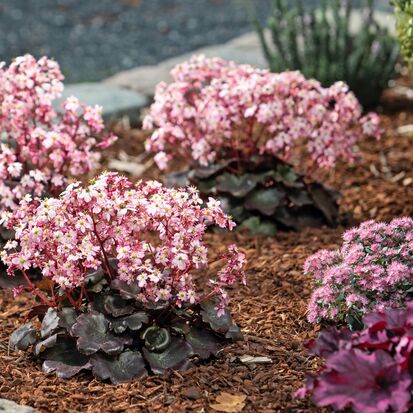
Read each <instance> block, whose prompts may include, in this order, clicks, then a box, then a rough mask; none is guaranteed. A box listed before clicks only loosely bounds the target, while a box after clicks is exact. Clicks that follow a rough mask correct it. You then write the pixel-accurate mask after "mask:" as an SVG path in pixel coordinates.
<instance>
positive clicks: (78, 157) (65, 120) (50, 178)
mask: <svg viewBox="0 0 413 413" xmlns="http://www.w3.org/2000/svg"><path fill="white" fill-rule="evenodd" d="M62 80H63V75H62V73H61V72H60V68H59V65H58V64H57V63H56V62H55V61H53V60H50V59H48V58H46V57H42V58H40V59H39V60H36V59H35V58H34V57H33V56H30V55H25V56H21V57H18V58H16V59H15V60H14V61H13V62H12V63H11V64H10V66H6V65H5V64H4V63H3V64H2V65H0V132H1V140H0V212H8V211H13V210H15V209H16V208H17V206H18V204H19V201H20V200H21V199H22V198H23V197H24V196H25V195H26V194H31V195H34V196H41V195H58V194H59V193H60V192H61V190H62V189H63V188H64V187H65V186H66V185H67V179H68V177H69V176H72V177H76V176H83V175H85V174H87V173H88V172H90V171H91V170H92V169H93V168H94V167H95V166H96V163H97V162H98V160H99V157H100V154H99V152H98V149H100V148H104V147H106V146H108V145H110V144H111V143H112V142H113V140H114V139H115V137H114V136H108V137H105V138H103V139H99V140H98V139H97V138H96V136H98V135H100V134H101V133H102V130H103V121H102V116H101V108H100V107H98V106H95V107H90V106H87V105H85V104H83V103H80V102H79V101H78V99H77V98H75V97H69V98H68V99H67V100H66V101H65V102H64V103H63V105H62V109H61V110H59V111H56V110H55V109H54V107H53V102H54V100H55V99H56V98H58V97H59V96H60V95H61V93H62V91H63V83H62Z"/></svg>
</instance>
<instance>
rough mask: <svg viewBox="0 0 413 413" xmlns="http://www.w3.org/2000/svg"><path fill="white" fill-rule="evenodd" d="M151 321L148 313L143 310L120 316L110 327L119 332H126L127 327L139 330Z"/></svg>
mask: <svg viewBox="0 0 413 413" xmlns="http://www.w3.org/2000/svg"><path fill="white" fill-rule="evenodd" d="M148 323H149V317H148V315H147V314H146V313H145V312H143V311H138V312H137V313H134V314H131V315H129V316H127V317H122V318H118V319H116V320H113V321H111V322H110V328H111V329H112V330H113V331H114V332H115V333H117V334H121V333H123V332H125V331H126V330H127V329H129V330H131V331H138V330H140V329H141V328H142V325H143V324H148Z"/></svg>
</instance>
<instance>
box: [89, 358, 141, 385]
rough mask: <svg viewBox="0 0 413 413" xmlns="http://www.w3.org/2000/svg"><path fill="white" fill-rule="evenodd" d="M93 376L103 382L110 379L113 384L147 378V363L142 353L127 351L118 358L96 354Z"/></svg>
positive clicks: (92, 359) (92, 361)
mask: <svg viewBox="0 0 413 413" xmlns="http://www.w3.org/2000/svg"><path fill="white" fill-rule="evenodd" d="M90 361H91V364H92V366H93V374H95V375H96V376H97V377H99V378H100V379H102V380H106V379H109V380H110V381H111V382H112V383H113V384H118V383H124V382H127V381H130V380H132V379H136V378H141V377H145V376H147V374H148V372H147V370H146V368H145V362H144V360H143V358H142V356H141V354H140V353H138V352H135V351H130V350H127V351H125V352H123V353H121V354H119V355H118V356H108V355H105V354H100V353H97V354H94V355H93V356H92V357H91V360H90Z"/></svg>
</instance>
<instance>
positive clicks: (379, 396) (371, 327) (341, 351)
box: [296, 303, 413, 413]
mask: <svg viewBox="0 0 413 413" xmlns="http://www.w3.org/2000/svg"><path fill="white" fill-rule="evenodd" d="M363 322H364V325H365V328H364V329H363V330H362V331H359V332H353V333H352V332H351V331H350V330H348V329H346V328H343V329H341V330H337V329H336V328H335V327H333V328H330V329H328V330H325V331H322V332H321V333H320V335H319V337H318V338H317V339H316V340H311V341H310V342H308V343H307V347H309V349H310V351H311V353H312V354H313V355H316V356H318V357H322V358H323V359H324V360H323V364H322V367H321V368H320V369H319V370H318V371H317V374H315V375H308V376H307V380H306V383H305V387H304V388H302V389H300V390H299V391H298V392H297V393H296V395H297V396H299V397H304V396H305V395H306V394H311V393H312V394H313V400H314V402H315V404H316V405H317V406H320V407H327V406H328V407H331V408H333V409H334V411H349V412H354V413H405V412H409V411H411V406H412V403H413V400H412V391H413V370H412V359H413V353H412V350H413V336H412V329H413V304H412V303H409V304H408V305H407V308H406V309H403V310H401V309H398V310H395V309H387V310H384V311H382V312H374V313H370V314H368V315H366V316H365V317H364V319H363Z"/></svg>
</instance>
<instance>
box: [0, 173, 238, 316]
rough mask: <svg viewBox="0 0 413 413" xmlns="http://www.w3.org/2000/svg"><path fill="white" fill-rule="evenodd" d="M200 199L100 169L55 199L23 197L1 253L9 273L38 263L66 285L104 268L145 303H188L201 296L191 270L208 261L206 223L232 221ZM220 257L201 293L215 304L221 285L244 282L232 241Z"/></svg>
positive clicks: (223, 299) (47, 275)
mask: <svg viewBox="0 0 413 413" xmlns="http://www.w3.org/2000/svg"><path fill="white" fill-rule="evenodd" d="M201 204H202V201H201V199H200V198H199V195H198V191H197V190H196V189H195V188H192V187H189V188H186V189H183V188H182V189H168V188H166V187H164V186H163V185H162V184H160V183H159V182H156V181H149V182H138V183H137V184H132V183H131V182H130V181H128V180H127V179H126V178H124V177H121V176H119V175H117V174H116V173H105V174H103V175H101V176H100V177H99V178H97V179H96V180H95V181H92V183H91V184H90V185H89V186H88V187H86V188H83V187H81V186H80V184H79V183H74V184H71V185H69V186H68V187H67V189H66V190H65V191H64V192H63V193H62V194H61V196H60V197H59V198H49V199H44V200H38V201H37V202H26V201H25V200H23V201H22V203H21V207H20V208H19V209H18V210H17V211H16V212H15V214H14V215H13V216H12V217H10V218H9V219H8V227H9V228H13V229H14V230H15V232H16V240H17V242H15V241H14V242H10V243H8V245H7V246H6V249H5V250H4V251H3V253H2V259H3V262H4V263H5V264H6V265H8V272H9V274H10V275H13V274H15V273H16V272H25V271H26V270H28V269H31V268H38V269H39V270H40V271H41V273H42V275H43V277H45V278H49V279H51V280H52V281H53V282H54V283H56V284H57V285H58V286H60V287H61V288H63V289H64V290H65V291H71V290H73V289H75V288H82V286H83V285H84V282H85V278H86V276H87V274H88V273H90V272H91V271H93V270H96V269H98V268H101V267H102V268H103V269H104V270H105V271H106V273H107V275H108V276H109V278H111V279H115V278H119V279H120V280H123V281H125V282H127V283H136V284H138V286H139V287H140V293H139V298H140V299H141V300H142V302H144V303H146V302H157V301H162V302H164V301H167V302H169V303H170V304H171V305H174V306H178V307H180V306H182V305H183V304H187V303H189V304H193V303H195V302H198V301H199V300H201V299H202V297H201V296H200V295H199V294H198V293H197V292H196V290H197V289H196V286H195V284H194V280H193V275H194V273H195V272H196V271H199V270H203V271H205V270H207V269H208V265H209V261H208V249H207V247H206V246H205V244H204V240H203V238H204V234H205V231H206V229H207V226H209V225H213V224H216V225H218V226H219V227H221V228H230V229H231V228H233V225H234V224H233V222H232V221H231V219H230V218H229V217H228V216H226V215H225V214H224V213H223V211H222V209H221V208H220V206H219V204H218V203H217V202H216V201H215V202H214V201H213V200H212V199H211V200H210V201H209V203H208V205H207V206H206V207H204V208H203V207H202V205H201ZM219 259H222V260H223V264H222V267H221V269H220V270H219V271H218V273H217V276H216V279H214V280H211V282H210V287H211V288H210V291H209V292H208V293H206V294H207V296H208V297H209V296H218V297H220V301H219V304H218V309H221V308H225V306H226V304H227V301H228V296H227V294H226V292H225V287H227V286H229V285H233V284H234V283H235V282H236V281H239V280H241V281H242V282H245V275H244V263H245V257H244V254H242V253H241V252H239V251H238V249H237V248H236V246H235V245H232V246H230V247H229V248H228V251H227V252H226V253H225V254H223V255H222V256H221V257H219ZM111 260H115V261H116V262H117V265H116V267H115V268H113V266H112V265H111V264H110V261H111ZM203 297H205V296H203Z"/></svg>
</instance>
